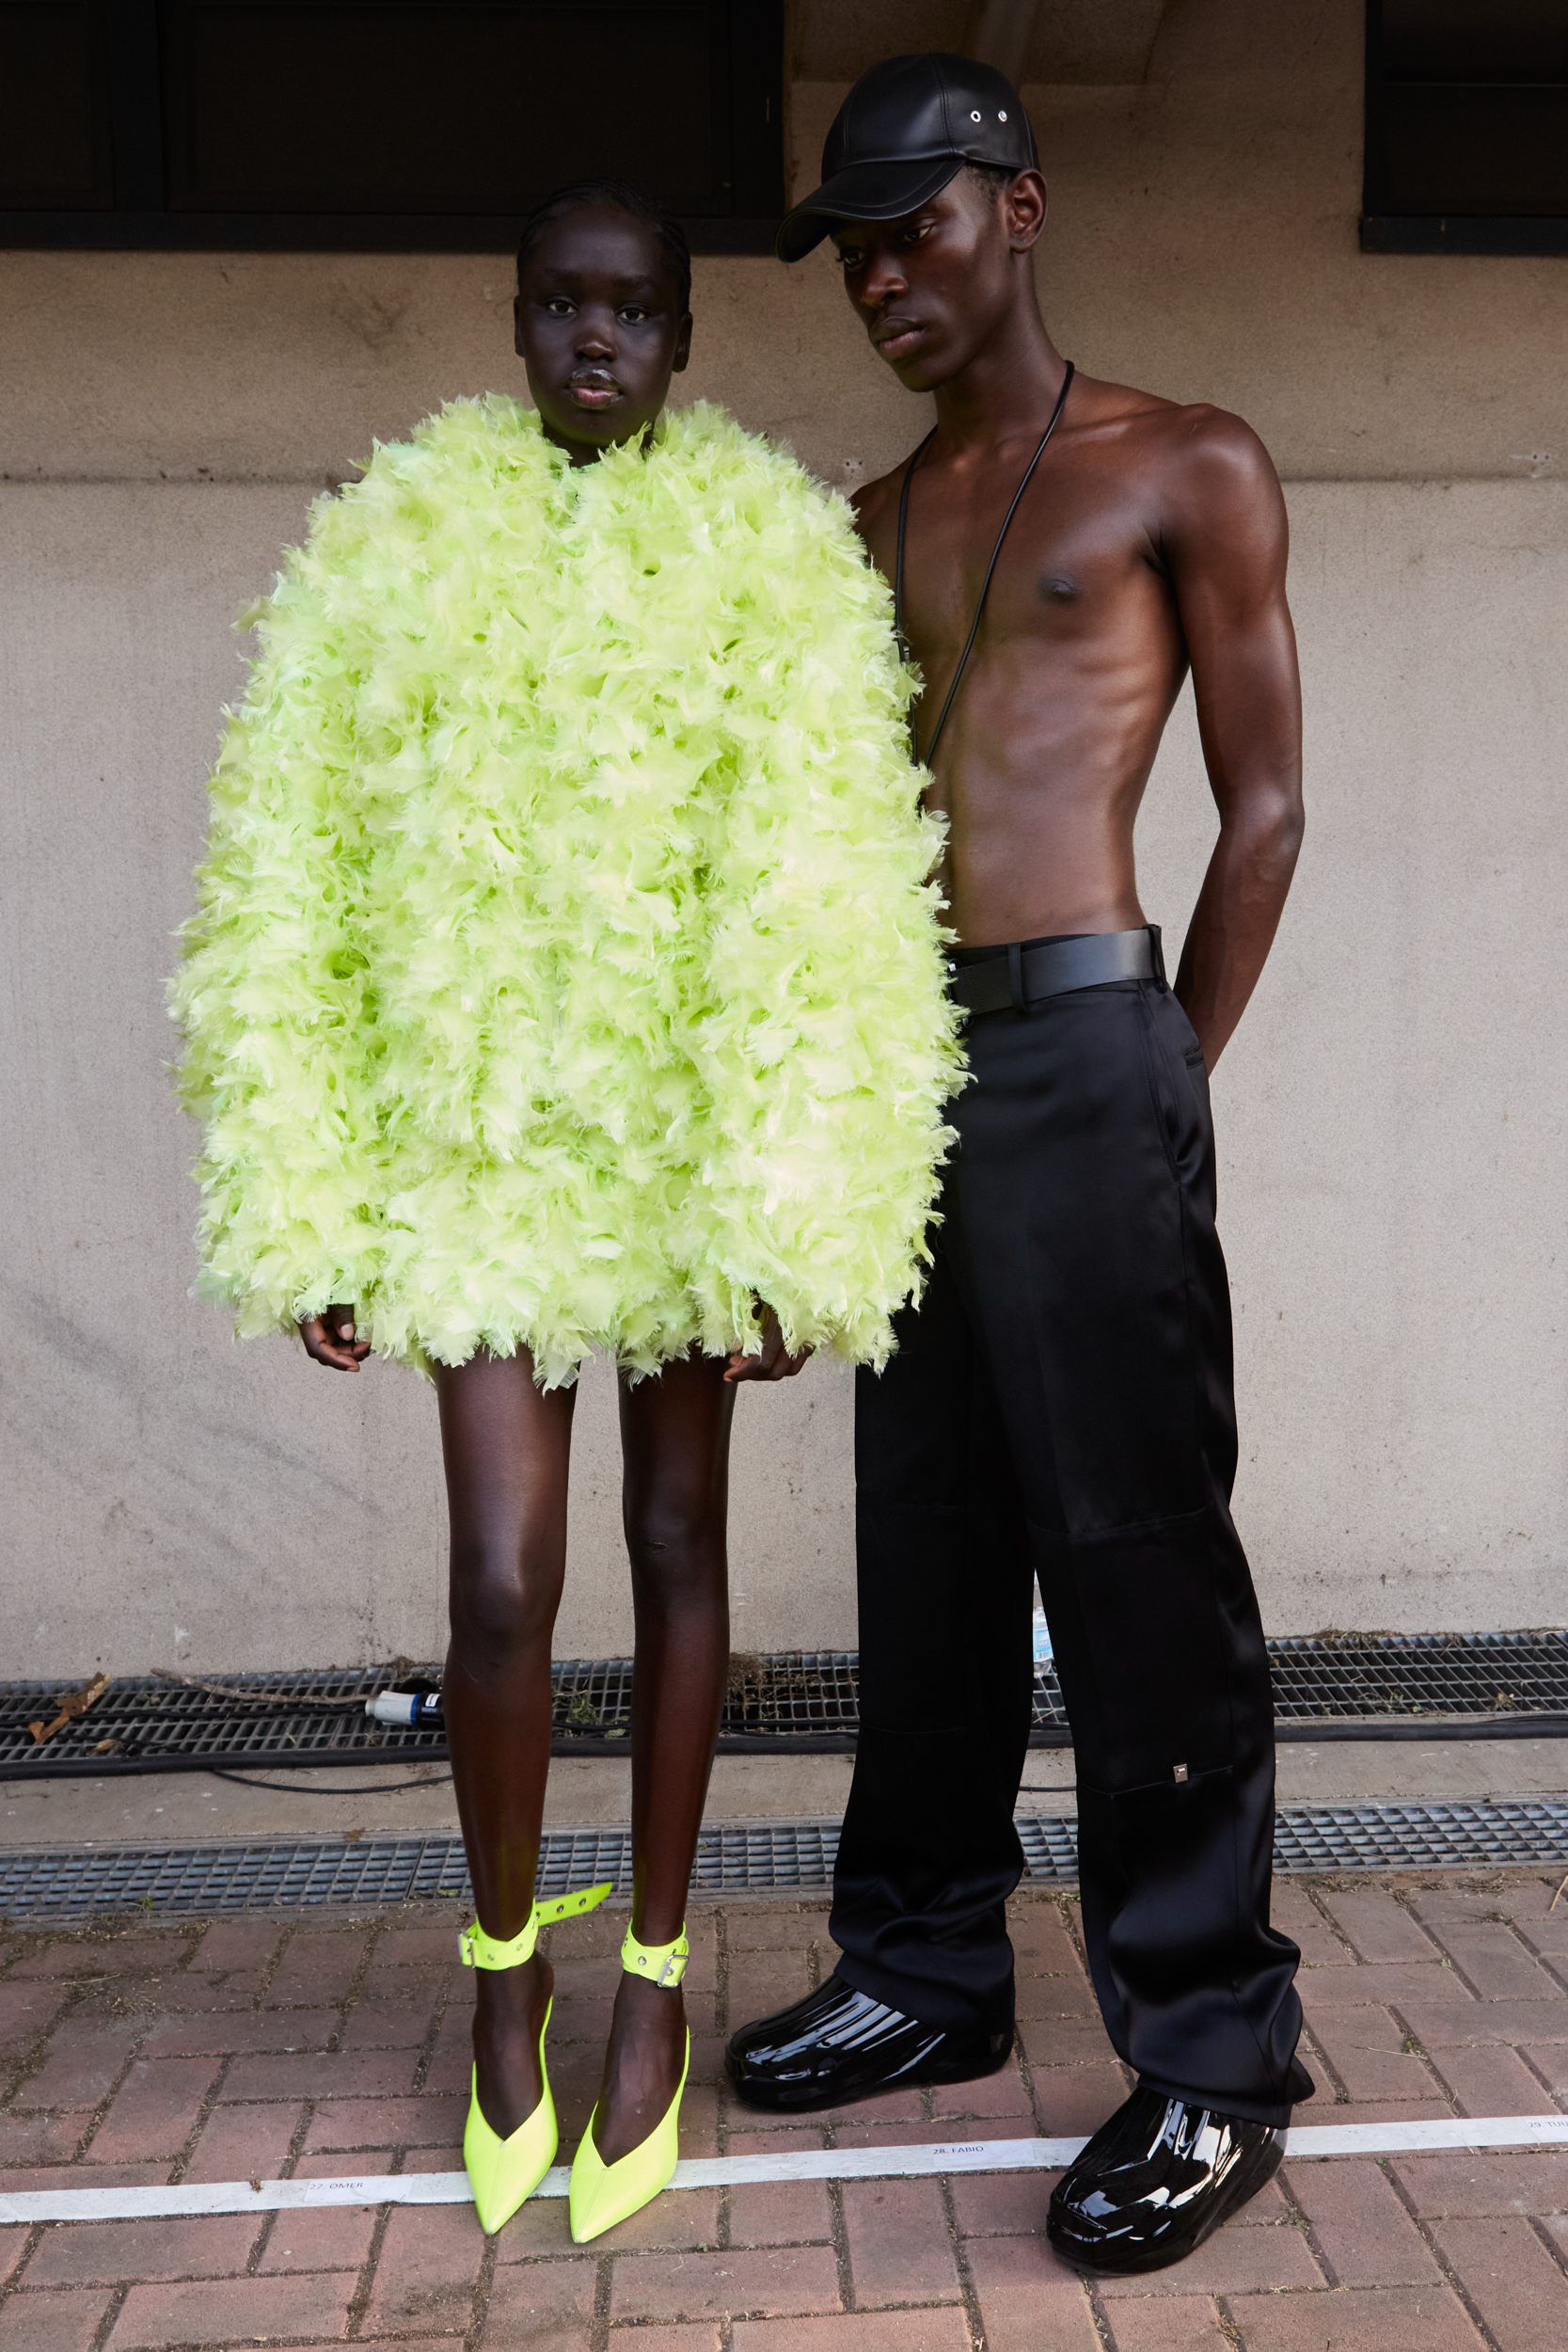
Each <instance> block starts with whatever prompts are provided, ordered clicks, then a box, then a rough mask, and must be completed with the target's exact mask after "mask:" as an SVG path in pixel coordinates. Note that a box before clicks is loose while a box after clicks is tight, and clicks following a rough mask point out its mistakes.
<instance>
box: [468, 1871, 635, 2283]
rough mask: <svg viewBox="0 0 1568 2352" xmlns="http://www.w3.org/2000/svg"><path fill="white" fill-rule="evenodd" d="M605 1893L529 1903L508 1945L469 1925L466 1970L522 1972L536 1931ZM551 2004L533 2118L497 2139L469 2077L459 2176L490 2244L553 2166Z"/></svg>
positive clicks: (604, 1889)
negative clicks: (463, 2174) (548, 2065)
mask: <svg viewBox="0 0 1568 2352" xmlns="http://www.w3.org/2000/svg"><path fill="white" fill-rule="evenodd" d="M609 1893H610V1886H609V1884H608V1883H607V1884H605V1885H603V1886H590V1887H587V1888H585V1889H584V1890H583V1891H582V1892H581V1893H579V1894H577V1895H563V1896H562V1897H561V1898H560V1899H559V1900H558V1901H555V1902H549V1903H535V1905H534V1906H533V1908H532V1910H531V1912H530V1913H529V1915H528V1924H527V1925H526V1926H525V1927H524V1928H523V1929H522V1931H521V1932H520V1933H519V1934H517V1935H515V1936H512V1937H511V1938H510V1939H509V1940H507V1941H506V1942H504V1943H503V1942H502V1941H500V1940H499V1938H498V1937H496V1936H492V1935H486V1934H485V1932H484V1930H483V1928H482V1927H481V1926H480V1925H479V1923H478V1921H477V1920H476V1921H475V1922H474V1925H473V1926H472V1927H471V1928H467V1929H465V1931H464V1932H463V1933H462V1935H461V1936H459V1938H458V1947H459V1949H460V1950H461V1952H462V1955H463V1965H464V1966H465V1968H490V1969H501V1968H520V1967H522V1966H523V1965H524V1963H526V1962H528V1961H530V1960H531V1959H532V1957H533V1948H534V1946H535V1944H536V1943H537V1942H538V1939H539V1931H540V1929H541V1928H542V1927H547V1926H549V1925H550V1924H551V1923H552V1922H553V1921H554V1920H557V1919H566V1918H572V1917H575V1916H576V1915H577V1914H578V1913H579V1912H584V1911H592V1910H593V1909H594V1905H595V1904H596V1903H602V1902H603V1900H604V1899H605V1897H606V1896H607V1895H608V1894H609ZM554 2007H555V2003H554V2001H553V1999H552V2000H551V2001H550V2002H549V2003H548V2004H547V2005H546V2010H545V2022H544V2024H543V2025H542V2026H540V2028H539V2084H540V2090H539V2103H538V2105H537V2106H536V2107H535V2108H534V2110H533V2112H532V2114H531V2115H530V2116H528V2117H527V2118H526V2119H525V2120H524V2121H523V2122H521V2123H519V2124H518V2126H517V2128H516V2130H515V2132H511V2133H509V2134H508V2135H507V2137H506V2138H504V2139H503V2138H502V2137H501V2136H500V2134H499V2132H498V2131H496V2130H495V2129H494V2128H493V2127H492V2126H491V2125H490V2124H489V2123H488V2122H486V2121H485V2117H484V2111H483V2108H482V2107H481V2106H480V2104H479V2069H478V2068H477V2066H476V2067H475V2068H474V2069H473V2071H472V2074H470V2076H469V2084H470V2089H469V2094H468V2120H467V2123H466V2124H465V2125H464V2128H463V2169H464V2170H465V2171H466V2172H467V2176H468V2186H469V2187H470V2188H471V2189H472V2191H473V2198H474V2210H475V2212H476V2213H477V2214H478V2216H479V2226H480V2228H481V2229H482V2230H483V2232H484V2234H485V2236H486V2237H494V2236H495V2234H496V2233H497V2231H498V2230H500V2229H503V2228H504V2227H505V2225H506V2224H507V2222H509V2221H510V2220H511V2218H512V2217H513V2215H514V2214H515V2212H516V2210H517V2208H518V2206H519V2205H522V2204H525V2203H526V2202H527V2201H528V2200H529V2198H531V2196H532V2195H533V2192H534V2190H535V2189H536V2188H537V2187H538V2185H539V2184H540V2182H541V2181H542V2180H543V2179H544V2177H545V2175H546V2172H547V2171H548V2170H549V2169H550V2167H551V2165H552V2164H553V2163H554V2162H555V2157H556V2150H557V2149H558V2148H559V2146H560V2144H561V2134H560V2131H559V2130H558V2128H557V2125H556V2116H555V2101H554V2099H553V2098H552V2096H551V2094H550V2078H549V2073H548V2070H547V2069H546V2064H545V2036H546V2033H547V2032H548V2031H549V2024H550V2010H552V2009H553V2008H554Z"/></svg>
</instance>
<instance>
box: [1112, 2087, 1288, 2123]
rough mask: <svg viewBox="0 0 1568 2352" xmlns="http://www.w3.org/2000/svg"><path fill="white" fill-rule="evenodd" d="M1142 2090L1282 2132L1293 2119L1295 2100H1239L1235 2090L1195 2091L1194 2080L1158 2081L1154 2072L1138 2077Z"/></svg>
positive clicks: (1162, 2097)
mask: <svg viewBox="0 0 1568 2352" xmlns="http://www.w3.org/2000/svg"><path fill="white" fill-rule="evenodd" d="M1138 2089H1139V2090H1152V2091H1153V2092H1154V2093H1155V2095H1156V2097H1158V2098H1161V2099H1184V2100H1185V2101H1186V2103H1187V2105H1188V2106H1191V2107H1208V2108H1209V2109H1210V2110H1211V2111H1212V2113H1213V2114H1215V2115H1235V2116H1239V2117H1240V2118H1241V2120H1242V2122H1243V2123H1267V2124H1269V2125H1270V2126H1272V2128H1273V2129H1274V2130H1275V2131H1277V2132H1282V2131H1284V2130H1285V2129H1286V2127H1287V2126H1288V2124H1289V2123H1290V2121H1291V2103H1290V2102H1289V2101H1286V2102H1285V2103H1284V2105H1281V2104H1280V2102H1279V2101H1278V2100H1276V2099H1238V2098H1237V2097H1236V2096H1235V2094H1234V2093H1233V2092H1231V2091H1228V2090H1227V2091H1226V2092H1225V2093H1224V2095H1223V2096H1217V2095H1216V2094H1215V2093H1214V2092H1213V2091H1212V2090H1195V2089H1194V2087H1193V2085H1192V2084H1191V2083H1164V2082H1156V2081H1155V2079H1154V2077H1153V2076H1152V2075H1151V2074H1140V2075H1139V2076H1138Z"/></svg>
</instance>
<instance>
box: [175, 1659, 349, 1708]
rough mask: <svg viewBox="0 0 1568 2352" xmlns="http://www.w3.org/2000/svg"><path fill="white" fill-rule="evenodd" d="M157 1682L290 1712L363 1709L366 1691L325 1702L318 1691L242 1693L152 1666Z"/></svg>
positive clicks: (222, 1684) (238, 1703)
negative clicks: (320, 1709)
mask: <svg viewBox="0 0 1568 2352" xmlns="http://www.w3.org/2000/svg"><path fill="white" fill-rule="evenodd" d="M148 1671H149V1673H150V1675H151V1677H152V1679H153V1681H154V1682H178V1683H179V1684H180V1686H181V1688H182V1690H186V1691H205V1692H206V1693H207V1695H208V1697H209V1698H213V1699H230V1700H232V1701H233V1703H234V1705H235V1706H236V1707H271V1708H277V1709H279V1710H280V1711H281V1712H283V1713H285V1714H286V1713H288V1712H289V1711H290V1710H291V1709H292V1708H296V1707H325V1708H332V1709H333V1710H334V1711H335V1712H336V1713H338V1714H340V1715H341V1714H342V1713H344V1711H345V1710H346V1709H348V1708H362V1707H363V1706H364V1704H365V1693H364V1692H362V1691H348V1692H344V1694H343V1696H342V1697H341V1698H338V1699H324V1698H322V1697H321V1696H320V1695H319V1694H318V1693H317V1692H314V1691H241V1690H237V1689H236V1688H235V1686H234V1685H233V1684H232V1683H230V1682H202V1681H200V1680H199V1679H198V1677H197V1676H195V1675H182V1674H177V1673H176V1672H175V1670H174V1668H173V1667H172V1666H151V1667H150V1668H149V1669H148Z"/></svg>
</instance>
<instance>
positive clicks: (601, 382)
mask: <svg viewBox="0 0 1568 2352" xmlns="http://www.w3.org/2000/svg"><path fill="white" fill-rule="evenodd" d="M566 389H567V390H568V391H569V392H570V393H571V395H572V398H573V399H574V400H575V401H576V403H577V405H578V407H579V408H608V407H609V406H610V403H611V401H614V400H619V398H620V396H621V387H620V386H619V384H615V383H609V382H607V381H606V380H605V378H604V377H603V376H587V377H584V378H583V379H582V380H581V381H580V382H579V381H578V378H577V377H576V376H574V377H573V378H572V381H571V382H570V383H569V384H568V385H567V387H566Z"/></svg>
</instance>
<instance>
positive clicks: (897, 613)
mask: <svg viewBox="0 0 1568 2352" xmlns="http://www.w3.org/2000/svg"><path fill="white" fill-rule="evenodd" d="M1073 373H1074V370H1073V365H1072V361H1071V360H1070V359H1069V361H1068V363H1067V373H1066V374H1065V375H1064V376H1063V378H1062V389H1061V390H1060V391H1059V392H1058V393H1057V395H1056V405H1055V407H1054V408H1053V410H1052V411H1051V422H1050V423H1049V424H1048V425H1047V426H1046V428H1045V431H1044V432H1043V433H1042V434H1041V435H1040V438H1039V446H1038V448H1037V450H1036V452H1035V453H1034V455H1033V457H1031V458H1030V460H1029V463H1028V464H1027V465H1026V466H1025V467H1024V469H1023V479H1022V482H1021V483H1020V484H1019V485H1018V488H1017V489H1016V490H1015V491H1014V492H1013V502H1012V504H1011V506H1009V507H1008V509H1007V511H1006V515H1004V516H1003V517H1002V528H1001V530H1000V531H999V532H997V534H996V545H995V547H994V548H992V549H991V554H990V563H989V564H987V566H986V577H985V579H984V580H982V581H981V583H980V595H979V598H978V600H977V601H976V603H975V607H974V619H973V621H971V623H970V625H969V635H968V636H967V637H966V638H965V640H964V649H963V651H962V653H961V654H959V656H958V668H957V669H956V670H955V671H954V673H953V677H952V683H951V684H950V685H949V687H948V689H947V694H946V698H945V700H944V701H943V703H942V710H941V713H940V715H939V716H938V719H937V723H936V725H935V727H934V728H933V729H932V732H931V739H930V741H929V742H928V743H927V746H926V765H927V767H929V766H930V764H931V762H932V760H933V759H935V757H936V755H937V745H938V744H939V743H940V742H941V740H942V728H943V727H944V726H945V725H946V724H947V714H948V712H949V711H950V710H951V709H952V707H953V697H954V695H955V694H956V693H957V692H958V681H959V679H960V678H961V677H962V676H963V674H964V670H965V667H966V666H967V664H968V661H969V657H970V655H971V654H972V653H973V652H974V640H975V638H976V637H977V636H978V635H979V632H980V615H981V613H982V612H984V611H985V609H986V597H987V596H988V595H989V594H990V580H991V574H992V573H993V572H994V571H995V569H996V559H997V557H998V556H999V555H1000V554H1001V552H1002V542H1003V540H1004V539H1005V538H1006V535H1007V525H1008V524H1009V523H1010V522H1011V521H1012V519H1013V516H1015V515H1016V514H1017V512H1018V502H1019V500H1020V499H1021V498H1022V496H1023V493H1024V491H1025V490H1026V489H1027V488H1028V487H1029V477H1030V476H1031V474H1032V473H1033V472H1034V470H1035V468H1036V467H1037V465H1038V464H1039V462H1040V459H1041V458H1042V457H1043V456H1044V454H1045V445H1046V443H1047V441H1049V440H1050V438H1051V436H1052V435H1053V433H1054V432H1055V430H1056V425H1057V421H1058V420H1059V419H1060V417H1061V413H1062V410H1063V409H1064V408H1065V407H1066V405H1067V395H1068V386H1069V384H1070V383H1071V382H1072V378H1073ZM936 434H937V428H936V426H935V425H933V426H932V427H931V430H930V431H929V433H927V436H926V438H925V439H924V440H923V441H922V442H921V444H920V447H919V448H918V449H917V450H916V451H915V453H914V455H913V456H912V457H911V459H910V462H909V464H908V465H907V466H906V467H905V469H904V486H903V488H902V489H901V490H900V491H899V493H898V550H897V553H896V555H895V559H894V566H893V626H894V628H895V630H896V631H897V634H898V650H899V652H900V653H901V654H902V655H903V657H904V659H905V660H906V661H907V660H909V658H910V649H909V646H908V644H906V643H905V639H904V534H905V532H906V531H907V530H908V528H909V518H910V484H911V482H912V481H913V480H914V469H915V468H916V467H917V466H918V465H919V463H920V461H921V459H922V458H923V457H924V456H925V454H926V452H927V450H928V449H929V448H930V446H931V443H932V442H933V441H934V440H935V438H936ZM910 753H911V757H912V758H913V760H914V763H915V766H916V767H917V768H918V767H919V765H920V734H919V730H918V728H917V727H916V725H915V717H914V706H913V704H912V703H911V706H910Z"/></svg>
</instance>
